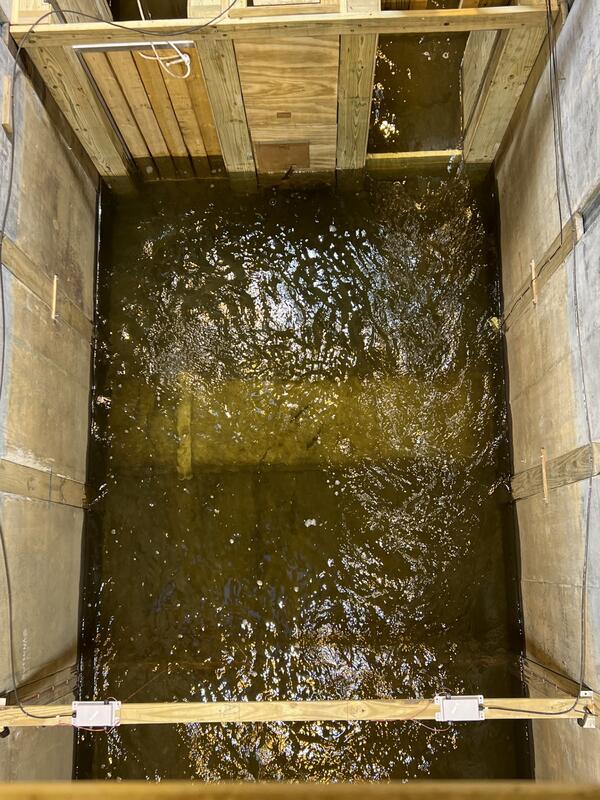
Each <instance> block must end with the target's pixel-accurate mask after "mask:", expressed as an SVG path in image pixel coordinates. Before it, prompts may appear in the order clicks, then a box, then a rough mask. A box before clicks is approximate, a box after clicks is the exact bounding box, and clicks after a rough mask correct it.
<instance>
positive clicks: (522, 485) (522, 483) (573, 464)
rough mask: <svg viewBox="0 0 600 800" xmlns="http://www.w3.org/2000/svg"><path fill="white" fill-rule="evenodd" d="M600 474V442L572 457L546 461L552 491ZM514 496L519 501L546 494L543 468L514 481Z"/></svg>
mask: <svg viewBox="0 0 600 800" xmlns="http://www.w3.org/2000/svg"><path fill="white" fill-rule="evenodd" d="M599 473H600V442H593V444H591V445H589V444H586V445H582V446H581V447H576V448H575V449H574V450H570V451H569V452H568V453H564V454H563V455H560V456H558V457H557V458H551V459H548V460H547V461H546V481H547V486H548V489H557V488H558V487H559V486H566V485H567V484H569V483H577V482H578V481H583V480H586V479H587V478H590V477H591V476H592V475H598V474H599ZM511 488H512V495H513V498H514V499H515V500H522V499H523V498H524V497H531V496H532V495H534V494H539V493H541V492H543V491H544V475H543V469H542V464H540V465H539V466H537V467H532V468H531V469H527V470H524V471H523V472H519V473H517V474H516V475H514V476H513V478H512V480H511Z"/></svg>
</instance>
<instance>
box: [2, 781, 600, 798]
mask: <svg viewBox="0 0 600 800" xmlns="http://www.w3.org/2000/svg"><path fill="white" fill-rule="evenodd" d="M0 793H1V795H2V800H107V799H108V800H110V798H113V797H115V798H126V800H515V797H518V798H536V799H539V800H599V798H600V787H599V786H597V785H586V784H578V783H569V784H566V783H559V782H556V781H552V782H550V781H532V780H521V781H502V780H488V781H474V780H470V781H461V780H452V781H436V780H423V779H419V780H411V781H408V783H400V782H399V781H391V782H388V781H380V782H363V781H359V782H357V783H315V782H314V781H310V782H307V783H289V782H287V781H271V782H264V781H256V782H248V783H244V782H242V781H240V782H237V783H233V782H228V781H224V782H221V783H216V782H213V783H210V782H209V783H202V782H201V781H131V780H126V781H115V780H112V781H107V780H95V781H71V782H66V781H52V782H46V783H44V782H42V781H36V782H35V783H25V782H20V781H19V782H12V783H0Z"/></svg>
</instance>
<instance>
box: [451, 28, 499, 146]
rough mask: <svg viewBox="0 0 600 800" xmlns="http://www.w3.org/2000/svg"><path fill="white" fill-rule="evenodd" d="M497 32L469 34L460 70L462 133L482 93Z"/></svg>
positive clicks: (497, 35) (474, 32)
mask: <svg viewBox="0 0 600 800" xmlns="http://www.w3.org/2000/svg"><path fill="white" fill-rule="evenodd" d="M500 35H501V34H500V32H499V31H473V33H470V34H469V38H468V39H467V44H466V47H465V52H464V54H463V59H462V66H461V70H460V78H461V95H462V118H463V131H465V130H467V128H468V127H469V124H470V122H471V119H472V117H473V112H474V111H475V106H476V104H477V101H478V100H479V98H480V96H481V92H482V91H483V87H484V82H485V78H486V74H487V66H488V64H489V63H490V58H491V57H492V53H493V51H494V48H495V46H496V44H497V41H498V37H499V36H500Z"/></svg>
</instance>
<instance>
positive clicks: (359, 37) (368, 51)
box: [336, 34, 379, 169]
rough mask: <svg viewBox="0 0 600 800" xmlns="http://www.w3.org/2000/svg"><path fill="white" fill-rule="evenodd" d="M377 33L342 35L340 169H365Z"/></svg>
mask: <svg viewBox="0 0 600 800" xmlns="http://www.w3.org/2000/svg"><path fill="white" fill-rule="evenodd" d="M378 38H379V37H378V36H377V35H376V34H366V35H365V34H352V35H344V36H341V37H340V71H339V89H338V132H337V153H336V168H337V169H362V168H363V167H364V166H365V160H366V157H367V141H368V138H369V123H370V120H371V97H372V95H373V76H374V74H375V59H376V56H377V42H378Z"/></svg>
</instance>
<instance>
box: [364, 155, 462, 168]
mask: <svg viewBox="0 0 600 800" xmlns="http://www.w3.org/2000/svg"><path fill="white" fill-rule="evenodd" d="M460 158H462V150H415V151H410V152H406V153H369V154H368V155H367V160H366V167H367V171H368V172H373V173H387V172H390V173H392V172H404V171H407V170H411V169H428V168H434V167H446V166H448V164H449V163H450V162H451V161H454V160H459V159H460Z"/></svg>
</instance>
